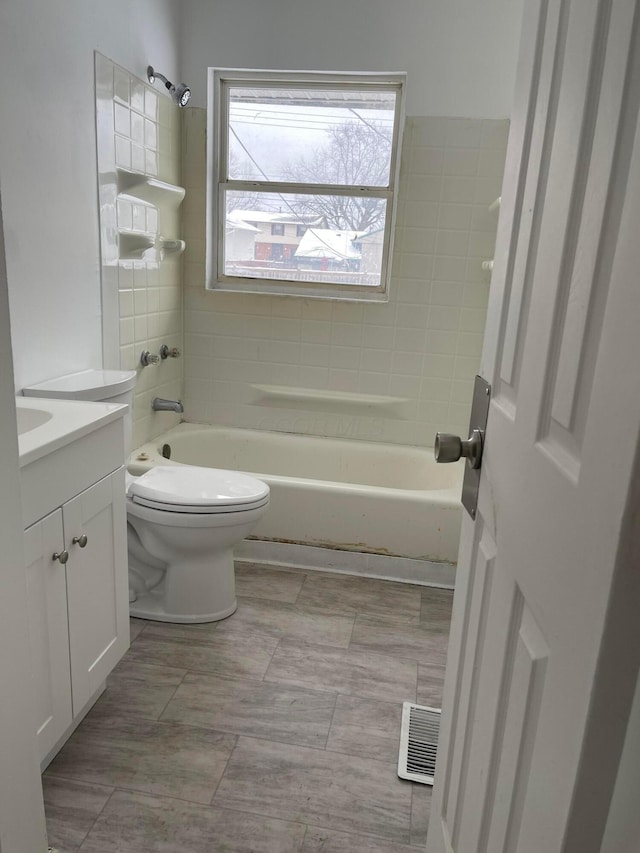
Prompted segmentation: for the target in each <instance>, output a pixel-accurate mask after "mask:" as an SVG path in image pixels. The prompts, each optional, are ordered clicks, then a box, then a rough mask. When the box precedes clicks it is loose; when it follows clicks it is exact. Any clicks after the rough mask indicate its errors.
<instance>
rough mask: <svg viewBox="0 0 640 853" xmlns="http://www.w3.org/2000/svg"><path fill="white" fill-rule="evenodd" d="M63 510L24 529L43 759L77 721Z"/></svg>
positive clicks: (38, 722)
mask: <svg viewBox="0 0 640 853" xmlns="http://www.w3.org/2000/svg"><path fill="white" fill-rule="evenodd" d="M63 548H64V540H63V535H62V510H60V509H58V510H56V511H55V512H52V513H51V515H48V516H46V518H43V519H42V520H41V521H38V522H37V523H36V524H33V525H32V526H31V527H29V528H28V529H27V530H25V532H24V551H25V565H26V569H25V571H26V577H27V596H28V599H27V600H28V608H29V642H30V645H31V662H32V667H33V680H34V689H35V696H36V717H37V726H38V754H39V758H40V761H42V759H43V758H44V757H45V755H47V753H48V752H49V751H50V750H51V749H52V748H53V747H54V746H55V744H56V742H57V741H58V740H59V738H60V737H62V735H63V734H64V732H65V731H66V729H67V728H68V726H70V725H71V719H72V715H71V671H70V669H69V629H68V622H67V582H66V576H65V567H64V565H63V564H62V563H60V562H59V561H58V560H54V559H53V554H54V553H60V552H61V551H62V550H63Z"/></svg>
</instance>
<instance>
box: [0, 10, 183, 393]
mask: <svg viewBox="0 0 640 853" xmlns="http://www.w3.org/2000/svg"><path fill="white" fill-rule="evenodd" d="M176 10H177V4H176V2H175V0H109V2H108V3H107V2H103V0H6V2H3V3H1V4H0V79H2V86H0V115H1V116H2V122H1V123H0V180H1V181H2V185H3V201H4V221H5V240H6V254H7V275H8V280H9V300H10V310H11V322H12V331H13V344H14V374H15V381H16V387H17V388H20V387H22V386H23V385H25V384H30V383H33V382H37V381H40V380H44V379H47V378H49V377H51V376H55V375H60V374H62V373H66V372H69V371H73V370H76V369H82V368H84V367H96V366H98V367H99V366H101V364H102V346H101V331H100V314H101V305H100V252H99V245H98V203H97V176H96V150H95V98H94V88H93V79H94V74H93V51H94V50H99V51H100V52H101V53H103V54H104V55H106V56H108V57H110V58H112V59H113V60H115V61H116V62H118V63H120V64H121V65H123V66H125V67H126V68H128V69H129V70H131V71H132V72H133V73H135V74H137V75H138V76H141V77H143V76H144V75H145V69H146V67H147V65H148V64H150V63H151V64H153V65H155V66H156V67H157V68H159V69H160V70H162V71H163V72H164V73H165V74H166V75H167V76H169V75H172V74H175V71H176V68H177V64H178V63H177V34H176V27H175V24H176V21H177V16H176Z"/></svg>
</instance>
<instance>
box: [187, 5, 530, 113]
mask: <svg viewBox="0 0 640 853" xmlns="http://www.w3.org/2000/svg"><path fill="white" fill-rule="evenodd" d="M522 5H523V3H522V0H305V2H300V0H269V2H267V0H217V2H215V0H188V2H185V3H183V6H182V8H183V15H182V18H183V19H182V25H181V67H182V78H183V79H184V80H185V81H186V82H188V83H189V85H190V86H191V88H192V90H193V103H194V105H195V106H200V107H204V106H205V105H206V100H205V98H206V68H207V66H222V67H224V66H230V67H246V68H290V69H317V70H337V71H408V72H409V84H408V103H407V114H408V115H437V116H466V117H472V118H507V117H508V116H509V115H510V112H511V97H512V94H513V82H514V76H515V66H516V56H517V48H518V41H519V37H520V19H521V13H522Z"/></svg>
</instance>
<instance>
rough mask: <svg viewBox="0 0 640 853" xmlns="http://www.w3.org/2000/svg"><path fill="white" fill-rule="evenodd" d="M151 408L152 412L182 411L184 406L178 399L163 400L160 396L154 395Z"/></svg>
mask: <svg viewBox="0 0 640 853" xmlns="http://www.w3.org/2000/svg"><path fill="white" fill-rule="evenodd" d="M151 408H152V409H153V411H154V412H184V406H183V405H182V402H181V401H180V400H165V399H163V398H162V397H154V398H153V400H152V401H151Z"/></svg>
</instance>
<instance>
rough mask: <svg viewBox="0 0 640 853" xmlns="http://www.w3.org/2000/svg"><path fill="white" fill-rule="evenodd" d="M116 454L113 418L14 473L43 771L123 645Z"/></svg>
mask: <svg viewBox="0 0 640 853" xmlns="http://www.w3.org/2000/svg"><path fill="white" fill-rule="evenodd" d="M85 405H86V404H85ZM112 408H118V407H112ZM123 446H124V443H123V430H122V418H121V417H120V418H119V419H118V420H115V421H112V422H110V423H107V424H104V425H102V426H100V427H99V428H97V429H96V430H95V431H93V432H90V433H88V434H86V435H84V436H82V437H80V438H79V439H78V440H76V441H73V442H72V443H70V444H68V445H67V446H65V447H62V448H60V449H58V450H56V451H55V452H54V453H52V454H49V455H46V456H44V457H42V458H41V459H39V460H38V461H36V462H33V463H32V464H30V465H27V466H25V468H24V469H23V471H22V487H23V515H24V517H25V524H28V526H27V528H26V530H25V533H24V550H25V564H26V574H27V592H28V609H29V637H30V643H31V648H30V652H31V660H32V674H33V679H34V692H35V696H36V699H35V702H36V717H37V732H38V749H39V754H40V760H41V763H42V766H43V767H44V766H46V764H47V763H48V762H49V761H50V760H51V758H52V757H53V756H54V755H55V753H56V752H57V750H58V749H59V748H60V746H61V745H62V744H63V743H64V741H65V740H66V739H67V738H68V736H69V735H70V733H71V732H72V731H73V729H74V728H75V726H77V725H78V723H79V722H80V721H81V720H82V718H83V716H84V715H85V714H86V712H87V710H88V709H89V708H90V707H91V705H92V704H93V702H95V700H96V698H97V697H98V696H99V695H100V692H101V690H102V689H103V686H104V682H105V679H106V677H107V675H108V674H109V673H110V672H111V670H112V669H113V667H114V666H115V665H116V663H117V662H118V661H119V660H120V658H121V657H122V655H123V654H124V653H125V651H126V650H127V648H128V646H129V597H128V580H127V545H126V507H125V477H124V467H123V466H122V461H123ZM44 508H46V510H47V511H46V513H44V512H43V509H44ZM34 517H37V520H35V521H34ZM30 522H32V523H30Z"/></svg>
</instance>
